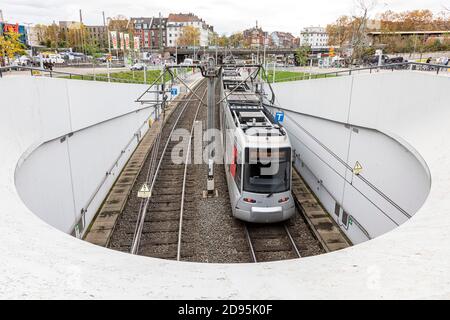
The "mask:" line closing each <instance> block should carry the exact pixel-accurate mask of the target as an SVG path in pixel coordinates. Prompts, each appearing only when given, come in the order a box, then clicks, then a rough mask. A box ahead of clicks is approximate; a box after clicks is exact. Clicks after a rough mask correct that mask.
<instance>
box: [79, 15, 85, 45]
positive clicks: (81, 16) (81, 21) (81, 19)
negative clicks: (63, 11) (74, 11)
mask: <svg viewBox="0 0 450 320" xmlns="http://www.w3.org/2000/svg"><path fill="white" fill-rule="evenodd" d="M80 40H81V50H82V51H83V53H86V52H85V50H84V36H83V13H82V12H81V9H80Z"/></svg>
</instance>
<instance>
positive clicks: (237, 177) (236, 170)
mask: <svg viewBox="0 0 450 320" xmlns="http://www.w3.org/2000/svg"><path fill="white" fill-rule="evenodd" d="M232 156H233V158H232V161H231V168H230V171H231V175H232V176H233V178H234V182H236V186H237V188H238V190H239V192H241V183H242V180H241V177H242V161H241V157H240V156H239V151H238V149H237V147H236V146H235V147H233V155H232Z"/></svg>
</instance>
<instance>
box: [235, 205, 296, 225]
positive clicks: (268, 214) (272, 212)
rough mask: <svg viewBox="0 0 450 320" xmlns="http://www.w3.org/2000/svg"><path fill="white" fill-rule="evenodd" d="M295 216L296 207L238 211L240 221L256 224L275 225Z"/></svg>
mask: <svg viewBox="0 0 450 320" xmlns="http://www.w3.org/2000/svg"><path fill="white" fill-rule="evenodd" d="M294 214H295V205H292V206H284V207H282V206H279V207H267V208H264V207H252V208H251V210H250V211H247V210H241V209H236V213H235V216H236V218H238V219H240V220H244V221H247V222H255V223H275V222H281V221H285V220H288V219H290V218H291V217H292V216H293V215H294Z"/></svg>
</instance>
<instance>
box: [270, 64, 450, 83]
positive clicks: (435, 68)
mask: <svg viewBox="0 0 450 320" xmlns="http://www.w3.org/2000/svg"><path fill="white" fill-rule="evenodd" d="M382 70H385V71H397V70H412V71H427V72H435V73H436V74H440V73H442V72H448V71H450V66H447V65H440V64H430V63H421V62H402V63H393V64H386V65H381V66H369V67H362V68H350V69H344V70H338V71H332V72H324V73H309V72H308V71H305V72H304V73H302V74H301V75H298V76H293V77H289V78H284V79H281V80H280V81H278V82H288V81H300V80H311V79H323V78H334V77H339V76H351V75H354V74H360V73H375V72H379V71H382ZM275 75H276V73H275ZM272 79H273V78H272ZM275 82H277V81H276V79H275Z"/></svg>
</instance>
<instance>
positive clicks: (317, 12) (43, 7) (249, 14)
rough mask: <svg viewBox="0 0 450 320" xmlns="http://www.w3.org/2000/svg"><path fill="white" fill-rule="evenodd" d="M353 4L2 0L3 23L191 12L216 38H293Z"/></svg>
mask: <svg viewBox="0 0 450 320" xmlns="http://www.w3.org/2000/svg"><path fill="white" fill-rule="evenodd" d="M354 3H355V0H308V1H304V0H303V1H302V0H297V1H296V0H228V1H225V0H207V1H204V0H203V1H200V0H191V1H187V0H184V1H183V0H167V1H164V0H163V1H161V2H160V1H150V0H128V1H125V0H77V1H65V0H0V9H2V10H3V15H4V18H5V19H6V20H7V21H8V22H11V23H16V22H20V23H51V22H53V21H59V20H78V19H79V13H78V12H79V9H82V10H83V18H84V22H85V23H86V24H101V23H102V11H105V13H106V15H107V17H108V16H116V15H118V14H122V15H125V16H157V15H158V14H159V12H161V13H162V14H163V15H164V16H166V15H168V14H169V13H179V12H183V13H188V12H193V13H196V14H197V15H199V16H200V17H201V18H203V19H204V20H206V22H207V23H209V24H212V25H213V26H214V27H215V29H216V31H217V32H219V33H228V34H230V33H232V32H234V31H239V30H243V29H246V28H249V27H252V26H254V25H255V23H256V20H258V22H259V24H260V25H261V26H262V27H263V28H264V29H265V30H267V31H275V30H278V31H290V32H292V33H294V34H295V35H298V34H299V33H300V30H301V28H303V27H306V26H311V25H314V26H317V25H322V26H325V25H326V24H327V23H330V22H332V21H334V20H336V18H337V17H338V16H340V15H344V14H350V13H351V12H352V8H353V7H354ZM444 6H447V7H450V0H384V1H383V0H379V1H378V5H377V6H376V8H375V9H374V10H373V13H374V14H375V13H376V12H381V11H386V10H388V9H390V10H393V11H405V10H413V9H430V10H433V11H435V12H439V11H442V10H443V8H444Z"/></svg>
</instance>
